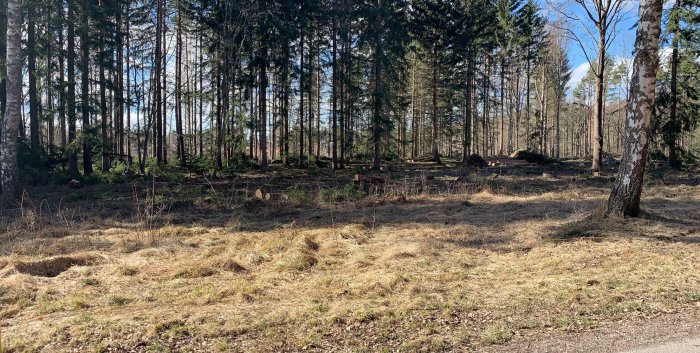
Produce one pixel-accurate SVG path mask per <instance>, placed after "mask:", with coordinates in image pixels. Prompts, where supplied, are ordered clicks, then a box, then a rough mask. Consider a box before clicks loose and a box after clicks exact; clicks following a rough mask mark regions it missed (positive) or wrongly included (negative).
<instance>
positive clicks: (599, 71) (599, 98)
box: [591, 30, 606, 171]
mask: <svg viewBox="0 0 700 353" xmlns="http://www.w3.org/2000/svg"><path fill="white" fill-rule="evenodd" d="M599 38H600V39H599V42H598V63H597V64H598V67H597V68H596V89H595V115H594V117H593V134H594V135H593V165H592V166H591V169H593V170H594V171H597V170H600V168H601V167H602V166H603V165H602V162H603V114H604V110H605V45H606V42H605V32H604V31H602V30H601V31H599Z"/></svg>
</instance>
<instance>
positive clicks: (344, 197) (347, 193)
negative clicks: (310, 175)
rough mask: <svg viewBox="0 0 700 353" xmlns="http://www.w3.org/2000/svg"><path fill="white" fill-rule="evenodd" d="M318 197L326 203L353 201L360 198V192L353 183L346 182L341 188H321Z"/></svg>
mask: <svg viewBox="0 0 700 353" xmlns="http://www.w3.org/2000/svg"><path fill="white" fill-rule="evenodd" d="M318 198H319V199H320V200H321V201H323V202H326V203H340V202H355V201H359V200H360V199H361V198H362V193H361V192H360V190H358V189H357V188H356V187H355V186H354V185H351V184H348V185H345V186H343V187H341V188H333V189H321V190H319V192H318Z"/></svg>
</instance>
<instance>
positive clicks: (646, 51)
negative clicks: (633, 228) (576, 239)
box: [606, 0, 663, 217]
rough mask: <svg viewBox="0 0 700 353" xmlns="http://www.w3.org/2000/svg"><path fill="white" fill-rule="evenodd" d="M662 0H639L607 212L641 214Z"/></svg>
mask: <svg viewBox="0 0 700 353" xmlns="http://www.w3.org/2000/svg"><path fill="white" fill-rule="evenodd" d="M662 5H663V1H662V0H640V2H639V24H638V26H637V39H636V41H635V46H634V51H635V58H634V64H633V73H632V83H631V85H630V99H629V103H628V105H627V124H626V126H625V146H624V151H623V154H622V161H621V163H620V171H619V172H618V176H617V179H615V183H614V184H613V187H612V192H611V193H610V198H609V199H608V206H607V210H606V215H614V216H619V217H627V216H633V217H634V216H638V215H639V214H640V213H641V210H640V198H641V194H642V185H643V182H644V169H645V166H646V159H647V152H648V148H649V125H650V122H651V115H652V111H653V106H654V99H655V86H656V70H657V68H658V65H659V56H658V52H659V34H660V32H661V12H662Z"/></svg>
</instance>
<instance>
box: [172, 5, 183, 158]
mask: <svg viewBox="0 0 700 353" xmlns="http://www.w3.org/2000/svg"><path fill="white" fill-rule="evenodd" d="M177 6H178V8H177V34H176V37H177V39H176V41H177V43H176V46H177V49H176V52H177V54H176V58H175V60H176V66H177V68H176V71H175V97H176V98H175V110H176V112H175V115H176V117H175V119H176V121H175V130H176V132H175V133H176V134H177V158H178V159H179V160H180V164H181V165H183V166H184V165H185V163H186V158H185V136H184V135H183V132H182V13H181V12H182V9H181V4H180V3H179V1H178V5H177Z"/></svg>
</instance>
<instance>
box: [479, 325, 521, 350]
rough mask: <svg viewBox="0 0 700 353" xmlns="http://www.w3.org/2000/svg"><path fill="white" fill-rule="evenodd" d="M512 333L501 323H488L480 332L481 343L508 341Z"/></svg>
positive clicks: (490, 343)
mask: <svg viewBox="0 0 700 353" xmlns="http://www.w3.org/2000/svg"><path fill="white" fill-rule="evenodd" d="M512 334H513V333H512V332H511V330H510V329H509V328H508V327H506V326H503V325H490V326H487V327H486V328H485V329H484V331H482V332H481V337H480V340H481V343H482V344H483V345H487V346H488V345H494V344H503V343H506V342H508V340H509V339H510V337H511V335H512Z"/></svg>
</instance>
